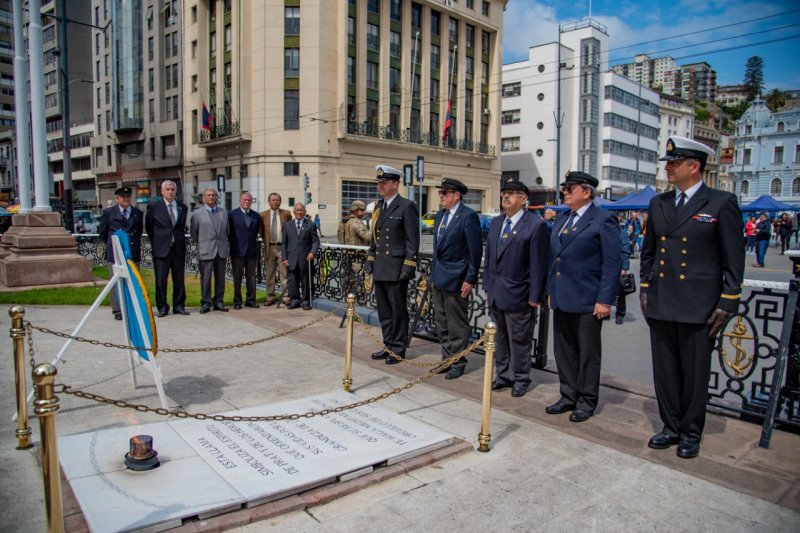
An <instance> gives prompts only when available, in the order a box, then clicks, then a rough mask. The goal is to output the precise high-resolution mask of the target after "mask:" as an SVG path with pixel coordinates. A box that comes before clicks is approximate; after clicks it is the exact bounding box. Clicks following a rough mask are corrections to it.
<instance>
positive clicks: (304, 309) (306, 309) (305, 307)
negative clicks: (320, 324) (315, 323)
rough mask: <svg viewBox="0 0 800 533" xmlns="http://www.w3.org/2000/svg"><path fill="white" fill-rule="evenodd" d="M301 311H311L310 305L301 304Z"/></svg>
mask: <svg viewBox="0 0 800 533" xmlns="http://www.w3.org/2000/svg"><path fill="white" fill-rule="evenodd" d="M303 311H311V306H310V305H308V304H303Z"/></svg>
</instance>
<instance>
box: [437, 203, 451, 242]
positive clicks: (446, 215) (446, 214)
mask: <svg viewBox="0 0 800 533" xmlns="http://www.w3.org/2000/svg"><path fill="white" fill-rule="evenodd" d="M449 218H450V210H449V209H448V210H447V211H445V212H444V218H443V219H442V223H441V224H439V236H440V237H441V236H442V233H444V230H445V228H446V227H447V219H449Z"/></svg>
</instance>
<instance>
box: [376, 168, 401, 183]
mask: <svg viewBox="0 0 800 533" xmlns="http://www.w3.org/2000/svg"><path fill="white" fill-rule="evenodd" d="M375 170H376V171H377V173H378V174H377V176H376V177H375V179H377V180H378V181H386V180H395V181H400V180H401V179H402V177H403V172H402V171H401V170H397V169H396V168H392V167H390V166H389V165H378V166H376V167H375Z"/></svg>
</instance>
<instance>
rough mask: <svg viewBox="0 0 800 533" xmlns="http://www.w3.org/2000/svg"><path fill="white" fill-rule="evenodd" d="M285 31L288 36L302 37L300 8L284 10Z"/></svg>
mask: <svg viewBox="0 0 800 533" xmlns="http://www.w3.org/2000/svg"><path fill="white" fill-rule="evenodd" d="M283 31H284V33H285V34H286V35H300V8H299V7H287V8H285V9H284V21H283Z"/></svg>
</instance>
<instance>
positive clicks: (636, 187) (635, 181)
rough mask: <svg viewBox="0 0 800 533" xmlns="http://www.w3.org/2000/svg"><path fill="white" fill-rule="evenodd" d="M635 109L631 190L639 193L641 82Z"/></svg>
mask: <svg viewBox="0 0 800 533" xmlns="http://www.w3.org/2000/svg"><path fill="white" fill-rule="evenodd" d="M636 107H637V108H638V110H639V113H638V116H637V117H636V174H635V175H634V177H633V189H634V191H636V192H638V191H639V159H641V157H640V152H641V148H640V146H639V139H640V137H641V134H642V84H641V80H640V83H639V101H638V102H637V105H636Z"/></svg>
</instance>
